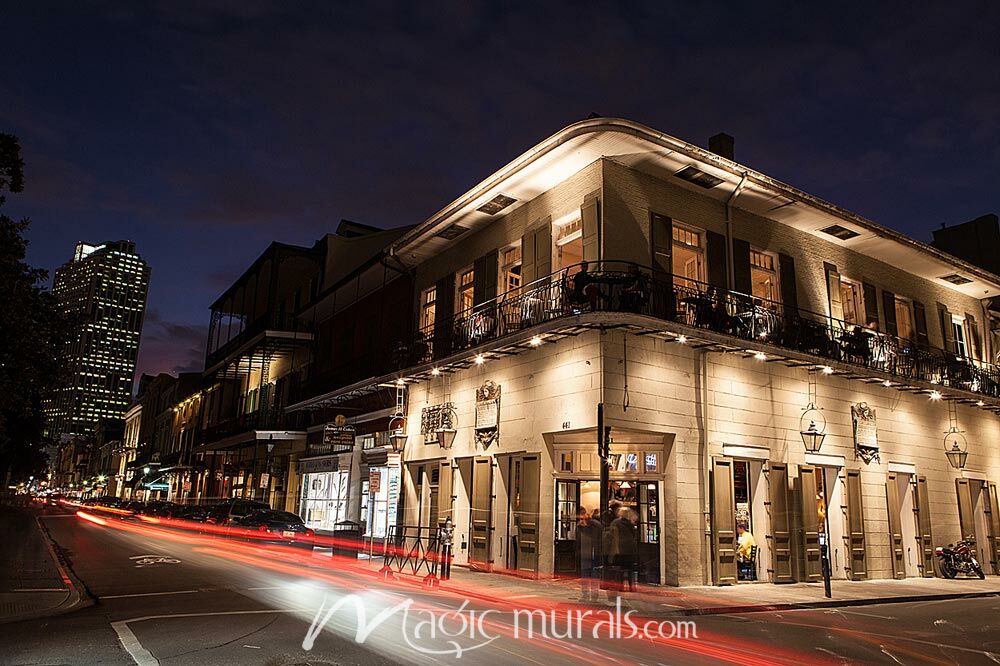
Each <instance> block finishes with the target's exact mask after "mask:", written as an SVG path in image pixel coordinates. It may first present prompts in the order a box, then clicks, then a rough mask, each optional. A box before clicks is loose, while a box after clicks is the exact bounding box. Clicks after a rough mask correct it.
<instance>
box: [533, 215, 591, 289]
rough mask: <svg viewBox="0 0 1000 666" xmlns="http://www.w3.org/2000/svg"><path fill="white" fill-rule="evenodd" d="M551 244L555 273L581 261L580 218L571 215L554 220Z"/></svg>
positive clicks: (581, 233)
mask: <svg viewBox="0 0 1000 666" xmlns="http://www.w3.org/2000/svg"><path fill="white" fill-rule="evenodd" d="M552 242H553V244H554V245H555V271H561V270H563V269H566V268H570V267H572V266H576V265H577V264H579V263H580V262H581V261H583V221H582V220H581V219H580V217H579V216H578V215H571V216H567V217H564V218H561V219H559V220H555V221H554V222H553V223H552ZM539 277H542V276H539Z"/></svg>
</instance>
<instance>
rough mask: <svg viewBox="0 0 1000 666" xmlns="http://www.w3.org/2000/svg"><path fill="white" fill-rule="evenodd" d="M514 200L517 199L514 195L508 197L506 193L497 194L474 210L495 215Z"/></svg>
mask: <svg viewBox="0 0 1000 666" xmlns="http://www.w3.org/2000/svg"><path fill="white" fill-rule="evenodd" d="M515 201H517V199H515V198H514V197H509V196H507V195H506V194H498V195H496V196H495V197H493V198H492V199H490V200H489V201H487V202H486V203H484V204H483V205H482V206H480V207H479V208H477V209H476V210H478V211H479V212H480V213H486V214H487V215H496V214H497V213H499V212H500V211H502V210H503V209H504V208H506V207H507V206H509V205H511V204H512V203H514V202H515Z"/></svg>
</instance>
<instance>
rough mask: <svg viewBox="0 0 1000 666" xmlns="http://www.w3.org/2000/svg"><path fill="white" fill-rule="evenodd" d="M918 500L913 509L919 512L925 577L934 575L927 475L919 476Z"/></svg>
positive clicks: (919, 535)
mask: <svg viewBox="0 0 1000 666" xmlns="http://www.w3.org/2000/svg"><path fill="white" fill-rule="evenodd" d="M915 499H916V500H917V501H916V502H915V503H914V506H913V510H914V511H915V512H916V514H917V529H918V530H919V531H920V532H919V534H918V537H919V539H920V555H921V558H920V562H921V567H920V568H921V569H922V570H923V575H924V577H925V578H933V577H934V537H933V535H932V534H931V503H930V500H929V499H928V497H927V477H926V476H918V477H917V496H916V498H915Z"/></svg>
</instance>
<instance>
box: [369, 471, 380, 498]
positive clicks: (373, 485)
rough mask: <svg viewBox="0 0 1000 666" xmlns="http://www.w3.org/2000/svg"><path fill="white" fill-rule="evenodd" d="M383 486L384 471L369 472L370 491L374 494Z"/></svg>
mask: <svg viewBox="0 0 1000 666" xmlns="http://www.w3.org/2000/svg"><path fill="white" fill-rule="evenodd" d="M381 487H382V472H380V471H378V470H372V471H370V472H368V492H370V493H372V494H373V495H374V494H375V493H377V492H378V491H379V489H381Z"/></svg>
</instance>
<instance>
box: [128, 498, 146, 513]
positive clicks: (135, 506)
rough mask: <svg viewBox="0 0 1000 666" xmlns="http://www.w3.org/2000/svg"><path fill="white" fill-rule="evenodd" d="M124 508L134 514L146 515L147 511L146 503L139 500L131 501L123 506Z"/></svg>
mask: <svg viewBox="0 0 1000 666" xmlns="http://www.w3.org/2000/svg"><path fill="white" fill-rule="evenodd" d="M122 508H123V509H125V510H126V511H131V512H132V513H144V512H145V510H146V503H145V502H140V501H139V500H129V501H128V502H125V503H124V504H122Z"/></svg>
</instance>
